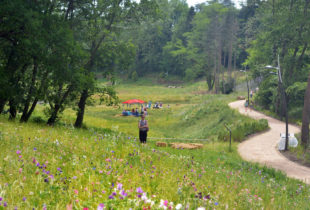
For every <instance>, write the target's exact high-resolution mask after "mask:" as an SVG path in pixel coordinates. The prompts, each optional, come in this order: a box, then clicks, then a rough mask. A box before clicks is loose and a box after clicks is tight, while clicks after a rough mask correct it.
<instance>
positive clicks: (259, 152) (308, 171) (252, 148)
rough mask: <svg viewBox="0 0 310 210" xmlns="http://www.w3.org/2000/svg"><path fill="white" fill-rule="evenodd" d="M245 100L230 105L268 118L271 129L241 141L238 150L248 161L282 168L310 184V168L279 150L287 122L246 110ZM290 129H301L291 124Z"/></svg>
mask: <svg viewBox="0 0 310 210" xmlns="http://www.w3.org/2000/svg"><path fill="white" fill-rule="evenodd" d="M244 102H245V101H244V100H242V101H236V102H232V103H230V104H229V106H230V107H231V108H234V109H238V110H239V112H240V113H241V114H244V115H248V116H249V117H252V118H254V119H266V120H268V124H269V127H270V130H268V131H267V132H264V133H262V134H259V135H255V136H253V137H251V138H249V139H248V140H246V141H244V142H242V143H240V144H239V146H238V152H239V154H240V155H241V157H242V158H243V159H245V160H247V161H251V162H258V163H260V164H263V165H267V166H269V167H272V168H275V169H278V170H281V171H283V172H285V173H286V174H287V176H288V177H291V178H295V179H299V180H301V181H303V182H305V183H307V184H310V168H308V167H305V166H302V165H299V164H298V163H295V162H292V161H290V160H289V159H287V158H286V157H284V156H283V155H282V154H281V153H280V152H279V151H278V150H277V144H278V142H279V139H280V133H285V123H284V122H281V121H279V120H276V119H274V118H271V117H268V116H266V115H264V114H262V113H259V112H256V111H253V110H250V109H248V110H247V111H246V110H245V108H244ZM288 129H289V133H298V132H300V129H299V128H298V127H297V126H294V125H290V124H289V127H288Z"/></svg>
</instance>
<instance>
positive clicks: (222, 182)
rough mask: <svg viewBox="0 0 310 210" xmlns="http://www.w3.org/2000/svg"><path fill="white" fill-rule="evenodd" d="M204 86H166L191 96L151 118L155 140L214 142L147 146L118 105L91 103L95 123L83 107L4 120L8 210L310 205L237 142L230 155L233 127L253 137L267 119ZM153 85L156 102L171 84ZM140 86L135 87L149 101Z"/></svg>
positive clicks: (0, 192) (2, 205)
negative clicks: (81, 114)
mask: <svg viewBox="0 0 310 210" xmlns="http://www.w3.org/2000/svg"><path fill="white" fill-rule="evenodd" d="M200 85H201V84H196V85H192V86H189V87H184V88H183V89H182V88H180V89H178V90H176V89H174V90H170V89H168V88H166V89H167V92H166V93H163V94H166V96H165V97H168V98H170V97H171V98H174V97H175V98H177V96H174V94H179V95H181V96H180V97H182V98H183V99H182V100H181V101H180V103H179V102H178V103H173V104H171V108H170V109H168V108H164V109H160V110H150V111H149V116H148V117H147V119H148V121H149V124H150V132H149V136H154V137H176V138H181V137H183V138H208V139H210V141H207V142H204V147H203V149H199V150H182V149H172V148H170V147H167V148H158V147H156V146H155V142H154V141H148V144H147V145H140V143H139V142H138V140H137V139H136V138H135V136H137V135H138V134H137V123H138V119H137V118H135V117H122V116H120V113H121V109H119V108H116V107H114V108H113V107H106V106H103V105H96V106H94V107H89V108H88V109H87V110H86V116H85V123H86V127H87V129H74V128H73V127H72V123H73V121H74V117H75V113H74V111H73V110H66V111H65V113H64V114H63V116H62V119H61V121H60V123H59V124H58V125H56V126H54V127H49V126H46V125H45V124H42V123H34V122H33V121H36V122H40V121H41V119H43V120H45V117H44V115H43V114H42V110H43V109H44V107H40V108H39V109H38V110H36V113H35V115H34V117H33V118H32V122H30V123H27V124H19V123H16V122H12V121H8V120H7V119H6V117H5V116H1V117H0V148H1V153H0V209H6V208H8V209H14V208H17V209H33V208H35V209H66V208H68V209H71V208H72V209H83V208H88V209H104V208H105V209H129V208H132V209H149V208H151V209H168V208H169V207H171V208H172V209H175V208H176V207H180V206H181V207H180V209H186V208H187V209H197V208H198V207H204V208H206V209H261V208H264V209H289V208H293V209H307V208H308V206H309V205H308V204H309V199H310V189H309V187H308V186H307V185H305V184H303V183H301V182H300V181H296V180H293V179H288V178H287V177H286V176H285V175H283V174H282V173H280V172H277V171H275V170H273V169H268V168H265V167H261V166H258V165H256V164H253V163H248V162H245V161H243V160H241V158H240V157H239V155H238V154H237V152H236V147H237V143H233V151H232V152H229V150H228V144H227V143H226V142H223V141H221V138H224V137H225V135H223V136H222V137H221V135H222V134H221V132H224V126H223V125H224V123H226V124H227V125H229V126H231V127H232V128H233V129H235V130H236V131H238V130H241V131H240V132H241V133H242V135H243V136H244V135H246V134H247V133H246V132H248V129H243V127H242V126H250V127H251V126H252V127H253V128H252V127H251V129H252V131H253V132H254V131H257V130H258V128H257V126H263V125H261V123H259V122H256V121H254V120H252V119H249V118H247V117H244V116H241V115H239V114H238V113H237V112H235V111H233V110H230V109H229V108H228V106H227V105H226V104H227V102H228V101H231V100H233V99H234V97H235V96H234V95H232V96H228V97H227V96H221V95H219V96H213V95H198V94H196V90H197V89H199V88H200V87H201V86H200ZM122 88H125V87H122V86H121V87H119V89H118V91H119V93H120V97H121V98H124V99H125V98H126V97H127V96H124V95H123V94H124V93H123V92H122ZM148 88H151V87H148ZM152 88H153V89H150V91H153V93H154V96H153V97H154V99H155V100H156V99H157V97H159V96H161V94H160V91H158V92H157V91H156V88H159V89H161V88H164V87H157V86H153V87H152ZM137 89H139V88H137V87H135V86H130V85H128V86H127V90H132V92H134V93H131V91H129V93H130V94H132V95H133V97H139V98H141V97H142V96H143V95H139V94H140V93H141V92H140V93H139V92H135V91H136V90H137ZM174 91H176V92H174ZM178 91H179V92H178ZM184 94H187V96H188V97H189V101H187V99H186V98H185V97H184V96H183V95H184ZM169 100H170V99H166V101H169ZM163 101H164V100H163ZM238 126H239V127H238ZM240 126H241V128H240ZM263 127H264V126H263ZM264 128H265V127H264ZM235 140H238V139H237V138H236V139H235Z"/></svg>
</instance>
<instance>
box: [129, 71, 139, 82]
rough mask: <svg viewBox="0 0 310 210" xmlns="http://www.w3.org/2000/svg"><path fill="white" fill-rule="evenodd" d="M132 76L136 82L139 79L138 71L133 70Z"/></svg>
mask: <svg viewBox="0 0 310 210" xmlns="http://www.w3.org/2000/svg"><path fill="white" fill-rule="evenodd" d="M130 78H131V79H132V80H133V81H135V82H136V81H137V80H138V79H139V76H138V73H137V72H136V71H133V72H131V75H130Z"/></svg>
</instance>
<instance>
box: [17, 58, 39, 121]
mask: <svg viewBox="0 0 310 210" xmlns="http://www.w3.org/2000/svg"><path fill="white" fill-rule="evenodd" d="M37 72H38V64H37V62H36V60H35V59H34V63H33V71H32V78H31V84H30V87H29V92H28V95H27V99H26V101H25V104H24V109H23V114H22V116H21V118H20V122H26V121H27V120H28V119H27V118H29V117H27V115H28V109H29V105H30V101H31V98H32V97H33V92H34V90H35V82H36V77H37Z"/></svg>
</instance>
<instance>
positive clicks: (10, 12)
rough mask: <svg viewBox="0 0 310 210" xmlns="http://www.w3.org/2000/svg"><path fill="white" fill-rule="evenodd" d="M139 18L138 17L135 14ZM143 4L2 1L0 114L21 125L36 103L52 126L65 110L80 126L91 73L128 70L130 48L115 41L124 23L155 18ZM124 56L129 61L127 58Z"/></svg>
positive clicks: (93, 87) (122, 0) (92, 85)
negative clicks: (71, 109)
mask: <svg viewBox="0 0 310 210" xmlns="http://www.w3.org/2000/svg"><path fill="white" fill-rule="evenodd" d="M142 13H143V15H141V14H142ZM155 14H156V5H155V4H154V3H152V1H149V0H141V1H140V3H137V2H135V1H128V0H39V1H38V0H26V1H25V0H13V1H12V0H3V1H1V4H0V87H1V89H0V113H2V112H4V108H5V106H6V105H8V107H9V110H8V111H9V115H10V119H15V118H16V115H17V112H20V113H21V117H20V121H21V122H27V121H28V120H29V118H30V116H31V114H32V113H33V111H34V110H35V108H36V105H37V104H38V102H39V101H44V102H46V103H47V104H48V105H49V107H48V109H47V110H46V113H47V115H48V121H47V123H48V124H49V125H53V124H54V123H55V122H56V120H57V118H58V117H59V114H60V113H61V112H62V111H63V110H64V109H65V108H66V107H67V106H72V107H76V109H77V117H76V121H75V124H74V125H75V127H81V126H82V123H83V117H84V111H85V106H86V102H87V99H89V98H90V96H92V95H93V94H94V93H95V92H101V93H102V94H109V95H111V96H112V97H115V93H114V92H113V91H112V89H111V88H109V87H104V88H100V87H98V85H97V83H96V76H95V75H96V74H95V72H96V71H101V72H103V73H104V74H106V75H108V74H112V72H113V69H115V68H116V67H119V66H123V67H124V66H126V65H128V60H127V58H126V57H128V56H127V55H126V54H128V55H132V53H133V45H132V43H131V42H130V41H127V42H126V41H122V40H120V39H119V38H118V37H119V36H120V33H121V28H123V27H124V26H125V25H126V24H132V23H137V24H138V22H139V21H141V20H143V18H144V17H147V16H152V15H154V16H155ZM129 57H130V56H129Z"/></svg>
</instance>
